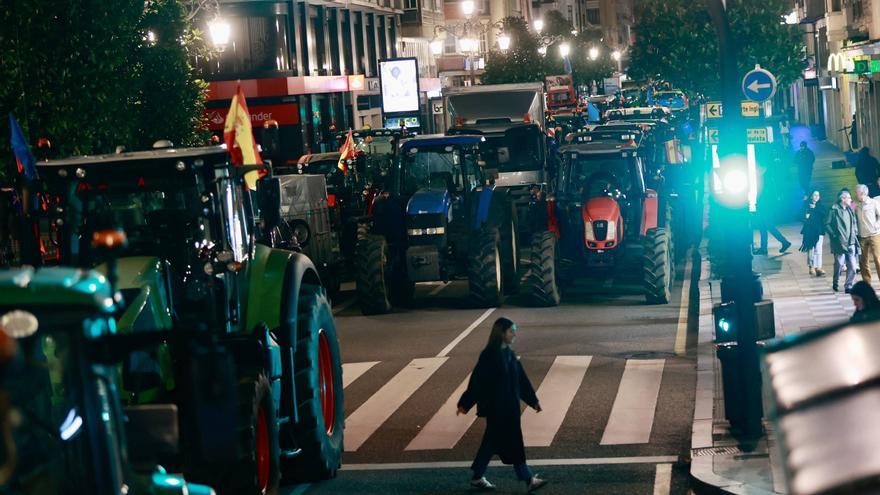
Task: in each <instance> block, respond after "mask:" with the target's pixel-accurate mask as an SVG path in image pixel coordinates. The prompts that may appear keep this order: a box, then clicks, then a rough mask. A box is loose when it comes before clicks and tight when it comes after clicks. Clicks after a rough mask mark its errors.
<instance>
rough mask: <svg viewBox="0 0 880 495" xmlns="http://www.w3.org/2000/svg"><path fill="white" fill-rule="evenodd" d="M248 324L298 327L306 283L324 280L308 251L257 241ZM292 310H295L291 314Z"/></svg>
mask: <svg viewBox="0 0 880 495" xmlns="http://www.w3.org/2000/svg"><path fill="white" fill-rule="evenodd" d="M247 282H248V283H247V285H248V287H247V291H248V296H249V297H248V298H247V300H246V301H245V308H246V309H245V328H247V329H253V328H257V327H258V326H259V325H260V324H263V325H265V326H266V327H267V328H269V329H270V330H273V331H275V330H277V329H282V327H286V329H288V330H291V331H295V330H296V307H297V303H298V302H299V301H298V298H299V289H300V286H301V285H302V284H303V283H307V284H320V277H318V271H317V270H316V269H315V265H314V264H313V263H312V261H311V260H310V259H309V258H308V257H307V256H305V255H304V254H300V253H294V252H291V251H285V250H282V249H274V248H270V247H267V246H263V245H259V244H258V245H257V247H256V249H255V253H254V258H253V260H251V261H250V263H249V270H248V280H247ZM288 313H292V314H288Z"/></svg>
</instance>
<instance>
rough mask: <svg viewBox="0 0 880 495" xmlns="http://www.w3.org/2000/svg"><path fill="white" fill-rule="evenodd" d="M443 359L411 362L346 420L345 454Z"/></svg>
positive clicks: (397, 406)
mask: <svg viewBox="0 0 880 495" xmlns="http://www.w3.org/2000/svg"><path fill="white" fill-rule="evenodd" d="M446 359H447V358H445V357H435V358H417V359H413V360H412V361H410V362H409V364H407V365H406V367H405V368H403V369H402V370H400V372H399V373H397V374H396V375H394V378H392V379H391V380H389V381H388V383H386V384H385V385H383V386H382V388H380V389H379V391H378V392H376V393H375V394H373V396H372V397H370V398H369V399H367V402H364V404H363V405H361V407H359V408H357V410H356V411H355V412H353V413H351V415H349V416H348V418H347V419H346V420H345V451H346V452H354V451H356V450H357V449H359V448H360V447H361V445H363V444H364V442H366V441H367V439H369V438H370V436H371V435H372V434H373V433H375V432H376V430H378V429H379V427H380V426H382V424H383V423H385V421H387V420H388V418H390V417H391V415H392V414H394V412H395V411H397V409H398V408H400V406H402V405H403V403H404V402H406V400H407V399H409V397H410V396H411V395H412V394H413V393H414V392H415V391H416V390H417V389H418V388H419V387H421V386H422V385H423V384H424V383H425V382H426V381H428V378H430V377H431V375H433V374H434V372H435V371H437V369H438V368H440V366H441V365H443V363H445V362H446Z"/></svg>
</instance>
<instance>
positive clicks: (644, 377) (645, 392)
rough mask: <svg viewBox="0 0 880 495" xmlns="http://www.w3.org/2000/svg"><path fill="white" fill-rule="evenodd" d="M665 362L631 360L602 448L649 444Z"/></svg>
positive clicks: (621, 383) (618, 393)
mask: <svg viewBox="0 0 880 495" xmlns="http://www.w3.org/2000/svg"><path fill="white" fill-rule="evenodd" d="M664 363H665V360H663V359H645V360H635V359H628V360H627V361H626V368H625V369H624V370H623V378H621V380H620V386H619V387H618V389H617V397H616V398H615V399H614V405H613V406H611V416H610V417H609V418H608V424H607V425H606V426H605V432H604V433H603V434H602V441H601V442H599V443H600V445H622V444H633V443H648V441H649V440H650V438H651V428H652V427H653V425H654V411H655V409H656V408H657V396H658V395H659V394H660V380H661V378H662V377H663V365H664Z"/></svg>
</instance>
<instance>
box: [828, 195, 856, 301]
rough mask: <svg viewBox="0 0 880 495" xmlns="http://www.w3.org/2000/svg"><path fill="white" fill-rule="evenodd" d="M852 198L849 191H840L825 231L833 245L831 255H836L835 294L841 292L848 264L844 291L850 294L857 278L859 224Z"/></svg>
mask: <svg viewBox="0 0 880 495" xmlns="http://www.w3.org/2000/svg"><path fill="white" fill-rule="evenodd" d="M851 203H852V197H851V196H850V195H849V191H840V193H839V194H838V196H837V202H836V203H834V206H832V207H831V211H830V212H829V213H828V218H827V219H826V220H825V231H826V232H827V233H828V240H829V242H830V243H831V254H833V255H834V276H833V277H832V282H831V288H832V289H833V290H834V292H837V291H838V290H840V289H839V288H838V285H837V284H838V282H839V281H840V271H841V268H842V266H843V265H844V264H846V282H845V283H844V286H843V287H844V290H845V291H846V293H847V294H849V292H850V289H852V285H853V280H855V278H856V258H857V257H858V252H859V247H858V236H859V223H858V220H856V214H855V212H853V210H852V208H850V204H851Z"/></svg>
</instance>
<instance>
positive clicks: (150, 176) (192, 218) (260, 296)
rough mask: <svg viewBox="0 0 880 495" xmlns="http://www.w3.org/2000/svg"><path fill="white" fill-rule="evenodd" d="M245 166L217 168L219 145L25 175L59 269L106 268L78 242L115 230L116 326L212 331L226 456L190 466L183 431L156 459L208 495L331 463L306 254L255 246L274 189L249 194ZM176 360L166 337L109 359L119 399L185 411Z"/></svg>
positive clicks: (335, 389) (179, 357) (260, 485)
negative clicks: (116, 362)
mask: <svg viewBox="0 0 880 495" xmlns="http://www.w3.org/2000/svg"><path fill="white" fill-rule="evenodd" d="M256 169H257V167H235V166H232V165H230V164H229V163H228V154H227V152H226V150H225V149H224V148H222V147H207V148H192V149H157V150H151V151H143V152H135V153H123V154H116V155H107V156H99V157H77V158H71V159H66V160H57V161H50V162H45V163H41V164H40V165H39V167H38V170H39V173H40V176H41V178H42V180H43V182H44V184H45V188H46V192H45V194H46V195H47V196H49V197H51V201H50V203H51V204H53V205H54V206H53V207H51V208H50V209H49V215H50V221H51V222H52V223H53V224H54V225H55V226H56V227H57V229H58V232H59V247H60V249H61V263H62V264H64V265H67V266H74V267H85V268H92V267H94V268H96V269H97V270H98V271H103V272H106V266H107V265H106V264H104V263H103V259H102V257H101V255H100V252H97V251H95V250H94V249H93V248H92V247H91V245H90V243H89V242H87V240H88V239H90V238H91V237H92V236H93V235H94V234H95V232H100V231H102V230H105V229H107V228H112V229H122V230H124V231H125V232H126V234H127V238H128V245H127V247H126V248H125V249H124V250H123V251H122V252H121V253H120V254H121V256H120V257H119V258H118V260H117V264H118V273H119V281H118V287H119V293H120V294H121V302H120V308H119V310H118V311H117V312H116V313H115V316H116V324H117V327H118V329H119V331H120V332H122V333H133V334H141V333H148V332H155V331H161V330H173V329H174V328H188V329H193V330H194V331H199V332H207V333H211V334H213V335H215V336H216V338H217V341H218V343H219V344H221V345H223V346H224V347H225V348H226V349H228V350H229V352H230V353H231V354H232V356H233V359H234V364H235V368H236V381H237V386H236V387H237V392H238V400H239V405H238V407H239V412H240V415H239V418H240V419H239V424H238V425H237V432H238V438H239V440H240V444H239V449H238V452H239V453H240V457H239V458H238V459H236V460H235V461H234V462H229V463H218V462H201V461H200V460H199V458H198V456H195V455H193V452H195V451H197V450H198V448H197V447H198V442H199V439H198V438H193V437H192V436H190V435H188V434H187V435H182V438H181V452H182V453H181V455H180V456H179V457H178V458H175V459H173V460H172V461H173V462H170V463H169V464H170V465H171V466H172V467H178V466H179V467H180V469H181V470H182V471H183V472H184V473H185V474H186V475H187V478H188V479H192V480H196V481H200V482H206V483H208V484H210V485H212V486H216V487H217V488H218V491H219V492H220V493H221V494H224V493H226V494H236V495H238V494H258V493H273V492H274V491H275V490H276V488H277V486H278V485H279V482H280V479H282V478H283V479H285V480H291V481H297V482H303V481H312V480H319V479H327V478H331V477H333V476H334V475H335V473H336V471H337V469H338V468H339V466H340V462H341V461H340V457H341V451H342V435H343V431H342V430H343V396H342V372H341V363H340V353H339V344H338V341H337V338H336V329H335V323H334V321H333V317H332V313H331V310H330V305H329V302H328V299H327V295H326V291H325V289H324V288H323V287H322V286H321V281H320V278H319V276H318V272H317V270H316V269H315V266H314V265H313V264H312V262H311V261H309V259H308V258H307V257H305V256H304V255H302V254H299V253H294V252H291V251H286V250H281V249H274V248H271V247H268V246H267V244H268V240H267V239H268V233H269V232H271V231H272V230H273V229H274V228H275V227H276V226H277V225H278V224H279V222H280V221H281V219H280V186H279V183H278V180H277V178H272V177H266V178H263V179H260V180H259V181H258V186H257V191H256V193H254V192H253V191H249V190H248V189H247V188H246V187H245V183H244V176H245V174H246V173H254V174H255V173H257V170H256ZM257 207H259V208H257ZM257 209H259V213H258V212H257ZM258 216H259V218H260V221H259V224H258V223H257V222H256V221H255V218H257V217H258ZM186 359H187V358H186V355H185V354H183V353H181V352H179V350H178V346H175V345H173V344H171V343H169V344H168V345H165V346H160V347H159V348H158V349H155V350H154V351H153V352H150V353H140V354H135V355H133V356H132V357H131V358H130V359H128V360H127V361H126V362H124V363H123V364H122V371H121V375H122V381H121V387H122V394H123V400H124V402H125V403H126V404H173V405H175V406H176V407H178V408H179V409H180V410H181V412H182V413H183V414H189V413H188V412H187V411H192V410H193V406H192V404H191V401H192V397H191V394H189V393H188V392H187V391H185V390H183V389H181V387H180V384H181V383H182V381H183V379H184V377H185V373H186V368H185V367H183V366H184V365H185V361H186ZM202 419H204V420H205V421H210V420H211V418H209V417H204V418H202ZM181 431H182V432H185V430H181Z"/></svg>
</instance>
